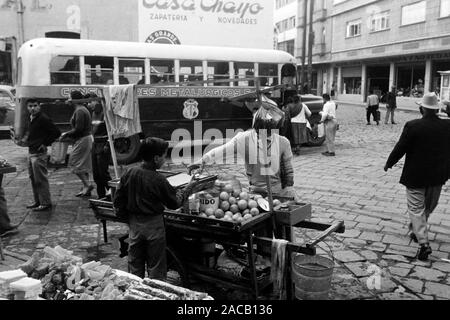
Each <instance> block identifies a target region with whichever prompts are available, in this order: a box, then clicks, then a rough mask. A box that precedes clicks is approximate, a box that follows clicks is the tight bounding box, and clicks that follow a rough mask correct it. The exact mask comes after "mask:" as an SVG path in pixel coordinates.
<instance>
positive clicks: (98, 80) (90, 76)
mask: <svg viewBox="0 0 450 320" xmlns="http://www.w3.org/2000/svg"><path fill="white" fill-rule="evenodd" d="M84 65H85V69H86V84H112V83H113V81H114V76H113V70H114V58H112V57H99V56H95V57H94V56H92V57H85V58H84Z"/></svg>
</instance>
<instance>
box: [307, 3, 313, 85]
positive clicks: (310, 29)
mask: <svg viewBox="0 0 450 320" xmlns="http://www.w3.org/2000/svg"><path fill="white" fill-rule="evenodd" d="M313 19H314V0H310V2H309V38H308V88H307V90H308V92H307V93H311V87H312V51H313V44H314V30H313Z"/></svg>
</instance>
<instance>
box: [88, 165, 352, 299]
mask: <svg viewBox="0 0 450 320" xmlns="http://www.w3.org/2000/svg"><path fill="white" fill-rule="evenodd" d="M171 174H173V173H167V172H166V175H171ZM117 184H118V181H117V180H116V181H112V182H111V183H110V185H111V186H112V187H113V188H114V187H116V186H117ZM90 204H91V208H92V210H93V211H94V214H95V216H96V218H97V219H98V220H99V221H100V222H101V223H102V225H103V233H104V241H105V242H107V228H106V222H107V221H115V222H123V223H126V222H125V221H123V220H121V219H119V218H117V217H116V216H115V215H114V208H113V205H112V202H111V201H104V200H93V199H92V200H90ZM300 207H301V209H302V210H303V211H302V210H300V211H298V213H299V215H298V216H297V218H296V219H292V218H291V219H289V217H286V215H283V214H282V213H279V212H278V213H277V212H275V213H274V214H272V212H264V213H262V214H260V215H258V216H256V217H254V218H253V219H251V220H248V221H247V222H245V223H234V222H228V221H222V220H216V219H210V218H203V217H199V216H193V215H189V214H184V213H183V212H182V211H181V210H166V211H165V212H164V217H165V225H166V236H167V255H168V263H169V268H172V269H174V270H176V271H177V272H178V273H179V275H180V278H181V282H182V285H183V286H186V287H189V279H190V278H196V279H199V280H202V281H206V282H208V283H214V284H218V285H220V286H223V287H226V288H234V289H240V290H243V291H247V292H249V293H251V294H252V295H253V296H254V297H255V298H257V297H259V296H260V294H261V292H262V291H263V290H264V289H265V288H267V287H268V286H269V285H270V284H271V281H270V274H266V275H260V276H258V275H257V269H256V265H255V257H256V255H261V256H265V257H268V258H270V253H271V246H272V237H271V235H272V234H273V231H274V227H275V229H276V230H275V234H276V238H278V239H285V240H288V241H289V242H288V244H287V254H286V263H285V264H286V268H287V270H286V273H285V274H286V284H287V285H286V293H287V299H292V298H293V295H292V292H293V287H292V281H291V278H290V275H291V271H290V267H291V256H292V253H295V252H298V253H302V254H307V255H315V254H316V249H315V245H316V244H317V243H318V242H320V241H322V240H323V239H325V238H326V237H327V236H328V235H329V234H330V233H332V232H338V233H343V232H344V231H345V227H344V223H343V222H342V221H341V222H337V223H335V224H333V225H328V224H322V223H313V222H310V221H307V220H306V219H307V218H309V217H310V213H311V206H310V205H308V204H305V205H304V206H300ZM308 213H309V215H308ZM293 227H299V228H307V229H314V230H319V231H322V232H321V233H320V234H319V235H318V236H317V237H316V238H314V239H312V240H310V241H309V242H307V243H305V244H303V245H298V244H296V243H295V242H292V240H293V239H292V228H293ZM269 235H270V236H269ZM202 239H209V240H210V241H211V243H213V245H214V247H217V248H220V247H221V248H239V249H240V250H244V251H245V252H246V256H247V257H246V258H247V270H248V271H249V272H248V277H245V278H243V277H236V276H234V275H231V274H229V273H226V272H222V271H219V270H217V269H215V268H214V267H212V266H211V265H209V264H208V263H205V259H204V258H205V257H204V256H203V257H202V256H201V254H199V253H200V252H201V250H200V247H199V244H200V243H201V241H202ZM215 251H217V252H213V254H215V255H216V257H217V255H218V254H219V253H220V249H216V250H215Z"/></svg>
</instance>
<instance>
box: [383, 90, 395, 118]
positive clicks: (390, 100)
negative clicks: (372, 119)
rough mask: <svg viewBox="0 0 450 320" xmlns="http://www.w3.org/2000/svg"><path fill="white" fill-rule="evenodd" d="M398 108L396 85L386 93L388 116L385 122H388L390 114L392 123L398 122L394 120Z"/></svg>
mask: <svg viewBox="0 0 450 320" xmlns="http://www.w3.org/2000/svg"><path fill="white" fill-rule="evenodd" d="M396 108H397V95H396V90H395V87H392V88H391V91H390V92H388V93H386V118H385V119H384V124H388V121H389V115H391V123H392V124H396V123H395V121H394V113H395V109H396Z"/></svg>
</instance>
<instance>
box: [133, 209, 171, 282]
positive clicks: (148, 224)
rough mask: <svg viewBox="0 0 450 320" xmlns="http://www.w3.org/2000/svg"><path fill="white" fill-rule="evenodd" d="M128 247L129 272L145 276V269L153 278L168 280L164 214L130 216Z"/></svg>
mask: <svg viewBox="0 0 450 320" xmlns="http://www.w3.org/2000/svg"><path fill="white" fill-rule="evenodd" d="M129 238H130V239H129V242H130V244H129V247H128V269H129V272H130V273H132V274H134V275H136V276H138V277H141V278H144V277H145V269H147V274H148V275H147V276H148V277H149V278H151V279H159V280H163V281H164V280H166V277H167V257H166V232H165V226H164V218H163V216H162V215H161V216H156V217H141V218H138V217H136V216H134V215H131V216H130V234H129Z"/></svg>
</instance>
